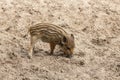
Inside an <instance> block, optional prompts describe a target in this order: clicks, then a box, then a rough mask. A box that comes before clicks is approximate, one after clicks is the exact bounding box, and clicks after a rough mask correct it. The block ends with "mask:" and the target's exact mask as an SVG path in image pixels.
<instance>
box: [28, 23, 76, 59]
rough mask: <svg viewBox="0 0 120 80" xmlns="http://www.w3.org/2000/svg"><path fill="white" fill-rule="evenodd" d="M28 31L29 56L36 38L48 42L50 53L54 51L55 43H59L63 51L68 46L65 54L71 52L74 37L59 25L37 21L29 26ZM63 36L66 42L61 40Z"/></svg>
mask: <svg viewBox="0 0 120 80" xmlns="http://www.w3.org/2000/svg"><path fill="white" fill-rule="evenodd" d="M29 32H30V35H31V46H30V53H29V57H32V49H33V46H34V44H35V43H36V41H37V40H38V39H41V40H42V41H43V42H47V43H50V48H51V52H50V53H51V54H52V53H53V51H54V48H55V45H60V46H61V47H62V48H63V51H64V52H66V51H67V47H69V51H67V52H66V54H72V53H73V48H74V39H73V38H72V37H71V36H69V35H68V33H67V32H66V31H65V30H64V29H63V28H61V27H59V26H56V25H54V24H48V23H39V24H36V25H34V26H32V27H30V29H29ZM64 38H65V39H66V40H67V41H66V42H65V41H64V40H63V39H64ZM70 50H72V51H70Z"/></svg>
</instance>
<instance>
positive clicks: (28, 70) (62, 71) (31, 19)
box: [0, 0, 120, 80]
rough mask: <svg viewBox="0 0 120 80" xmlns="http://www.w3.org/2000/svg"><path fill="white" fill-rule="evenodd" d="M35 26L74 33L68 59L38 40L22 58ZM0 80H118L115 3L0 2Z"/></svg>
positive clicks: (119, 19) (119, 18) (118, 5)
mask: <svg viewBox="0 0 120 80" xmlns="http://www.w3.org/2000/svg"><path fill="white" fill-rule="evenodd" d="M41 22H44V23H52V24H56V25H59V26H61V27H63V28H65V29H66V30H68V31H69V32H71V33H73V34H74V36H75V44H76V46H75V51H74V56H73V57H72V58H71V59H69V58H66V57H63V56H59V55H58V54H60V52H59V47H57V48H56V51H55V53H54V55H52V56H50V55H48V52H49V45H48V44H47V43H43V42H41V41H39V42H38V43H37V44H36V45H35V53H34V54H33V59H31V60H30V59H28V58H27V53H28V48H29V42H30V36H29V35H27V36H26V37H25V35H26V34H27V31H28V28H29V27H30V26H31V25H34V24H36V23H41ZM0 80H120V0H0Z"/></svg>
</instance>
